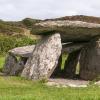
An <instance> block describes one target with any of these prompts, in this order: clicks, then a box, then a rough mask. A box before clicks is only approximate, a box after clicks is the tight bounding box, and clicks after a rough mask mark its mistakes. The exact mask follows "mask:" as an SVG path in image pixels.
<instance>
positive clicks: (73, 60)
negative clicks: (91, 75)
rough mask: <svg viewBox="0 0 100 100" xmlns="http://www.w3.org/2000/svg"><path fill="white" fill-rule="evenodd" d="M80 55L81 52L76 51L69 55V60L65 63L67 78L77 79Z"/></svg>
mask: <svg viewBox="0 0 100 100" xmlns="http://www.w3.org/2000/svg"><path fill="white" fill-rule="evenodd" d="M79 54H80V50H77V51H74V52H72V53H70V54H69V56H68V58H67V60H66V61H65V66H64V73H65V76H67V77H69V78H74V77H75V72H76V66H77V63H78V60H79Z"/></svg>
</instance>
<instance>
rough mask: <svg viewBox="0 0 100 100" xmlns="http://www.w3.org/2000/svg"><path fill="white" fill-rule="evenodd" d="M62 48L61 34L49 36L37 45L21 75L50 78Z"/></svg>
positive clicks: (29, 77)
mask: <svg viewBox="0 0 100 100" xmlns="http://www.w3.org/2000/svg"><path fill="white" fill-rule="evenodd" d="M61 49H62V45H61V38H60V34H58V33H56V34H54V35H51V36H48V37H47V38H46V39H45V40H43V41H42V42H41V43H39V44H37V45H36V47H35V49H34V51H33V53H32V56H31V57H30V58H29V59H28V61H27V63H26V65H25V68H24V70H23V72H22V75H21V76H22V77H25V78H28V79H44V78H49V77H50V75H51V74H52V72H53V71H54V69H55V68H56V66H57V64H58V59H59V56H60V54H61Z"/></svg>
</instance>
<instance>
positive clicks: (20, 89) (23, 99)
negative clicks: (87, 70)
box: [0, 56, 100, 100]
mask: <svg viewBox="0 0 100 100" xmlns="http://www.w3.org/2000/svg"><path fill="white" fill-rule="evenodd" d="M3 62H4V57H3V56H1V57H0V66H2V65H3ZM0 100H100V87H97V86H92V85H91V86H88V87H87V88H70V87H68V88H57V87H48V86H45V85H44V84H43V82H40V81H38V82H36V81H31V80H26V79H24V78H20V77H11V76H9V77H8V76H0Z"/></svg>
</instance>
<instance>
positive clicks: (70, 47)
mask: <svg viewBox="0 0 100 100" xmlns="http://www.w3.org/2000/svg"><path fill="white" fill-rule="evenodd" d="M85 44H86V43H68V44H63V45H62V52H63V53H72V52H74V51H78V50H80V49H82V48H83V47H84V45H85Z"/></svg>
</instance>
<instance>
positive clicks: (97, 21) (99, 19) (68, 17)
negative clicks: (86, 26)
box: [46, 15, 100, 24]
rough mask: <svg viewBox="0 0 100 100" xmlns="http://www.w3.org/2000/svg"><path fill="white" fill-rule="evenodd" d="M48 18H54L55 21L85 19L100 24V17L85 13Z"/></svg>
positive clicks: (84, 20)
mask: <svg viewBox="0 0 100 100" xmlns="http://www.w3.org/2000/svg"><path fill="white" fill-rule="evenodd" d="M46 20H53V21H56V20H70V21H83V22H89V23H98V24H100V17H94V16H84V15H76V16H65V17H61V18H55V19H46Z"/></svg>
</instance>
